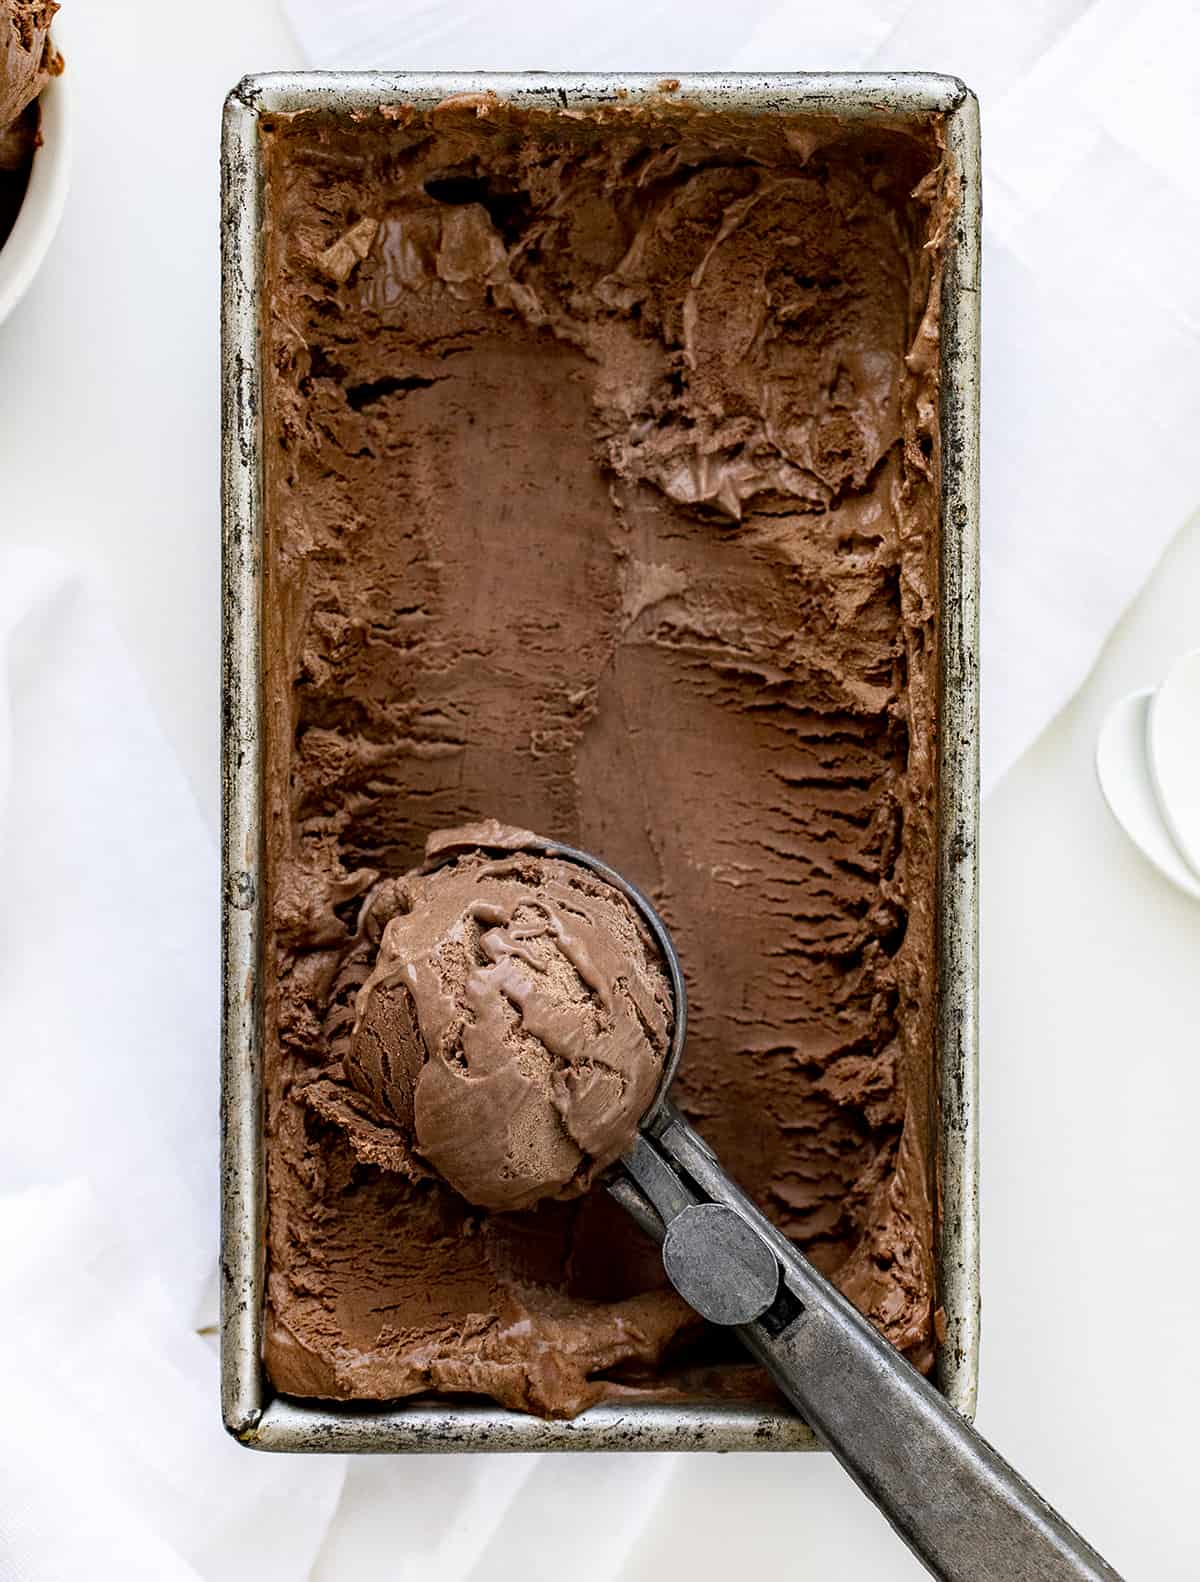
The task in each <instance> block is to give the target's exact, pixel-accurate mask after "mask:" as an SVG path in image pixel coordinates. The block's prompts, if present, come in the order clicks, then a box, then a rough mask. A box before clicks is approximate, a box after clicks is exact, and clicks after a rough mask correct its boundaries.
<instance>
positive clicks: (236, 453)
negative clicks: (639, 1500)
mask: <svg viewBox="0 0 1200 1582" xmlns="http://www.w3.org/2000/svg"><path fill="white" fill-rule="evenodd" d="M485 90H486V91H490V92H493V93H495V94H496V95H497V96H498V97H500V98H501V99H504V100H508V101H510V102H513V103H516V104H521V105H525V106H530V107H532V106H535V105H537V106H541V107H544V108H552V107H554V106H561V107H562V108H564V109H568V108H577V109H588V108H594V107H596V106H599V105H603V104H612V103H613V102H615V101H617V100H620V101H622V102H625V103H637V102H639V101H644V102H653V103H662V102H663V100H664V98H665V97H668V96H669V97H670V98H672V99H674V98H678V99H679V100H680V101H686V102H687V103H689V104H694V105H701V106H704V107H708V108H712V109H729V110H738V111H742V112H746V111H751V112H761V113H771V112H782V113H799V112H804V113H806V114H828V115H830V116H837V117H842V118H845V117H854V118H870V117H871V116H874V115H883V114H886V115H888V116H890V117H896V116H912V117H920V116H927V115H929V114H942V115H944V116H945V117H946V127H947V154H948V158H949V161H950V166H951V173H952V177H953V179H954V180H956V181H957V183H958V185H959V190H960V202H959V206H958V210H957V214H956V218H955V224H954V230H953V234H952V236H951V237H950V238H949V240H948V246H947V256H946V270H945V277H944V284H943V291H942V341H941V427H942V447H943V452H942V558H941V567H942V576H941V602H942V608H941V626H940V631H941V689H942V703H941V716H940V730H941V746H940V754H941V758H940V771H939V772H940V812H939V821H940V831H939V842H940V853H939V870H938V878H939V903H938V991H939V993H938V1018H937V1026H938V1040H939V1051H938V1103H939V1114H938V1127H937V1137H936V1139H935V1141H936V1145H937V1155H936V1161H935V1163H936V1170H937V1188H938V1201H939V1228H938V1247H937V1263H938V1290H939V1300H940V1304H941V1306H942V1309H943V1311H944V1314H945V1323H946V1329H945V1341H944V1343H943V1344H942V1345H941V1346H940V1348H939V1354H938V1359H937V1365H936V1378H937V1382H938V1384H939V1386H940V1388H941V1389H942V1391H943V1392H944V1393H945V1394H946V1396H947V1397H948V1399H949V1400H950V1401H951V1403H952V1404H953V1405H954V1406H956V1407H957V1408H958V1409H959V1411H961V1412H963V1413H965V1414H967V1415H970V1414H971V1412H972V1411H973V1409H974V1403H975V1383H976V1370H977V1358H978V1333H979V1273H978V1258H979V1252H978V1198H977V1169H978V1141H977V1131H976V1124H977V1122H976V1105H977V1097H978V1085H977V1067H976V1060H977V1041H976V1017H977V990H976V980H977V938H978V923H977V911H976V861H977V858H976V843H977V828H978V806H979V775H978V706H979V705H978V654H977V649H978V570H977V565H978V515H979V513H978V487H979V482H978V480H979V471H978V469H979V444H978V421H979V299H978V270H979V129H978V107H977V105H976V102H975V100H974V98H973V96H972V95H971V94H970V93H968V91H967V90H966V88H965V87H964V86H963V84H962V83H960V82H959V81H958V80H957V79H955V78H952V77H941V76H934V75H927V74H923V73H909V72H902V73H894V74H892V73H889V74H882V73H880V74H867V75H856V74H826V73H821V74H810V73H797V74H787V75H777V76H776V75H771V76H757V75H744V76H726V75H708V74H706V75H699V76H684V77H681V78H678V79H675V78H672V79H669V80H664V79H663V78H662V77H660V76H649V75H637V76H608V75H604V76H600V75H595V76H588V75H549V74H545V75H544V74H540V73H528V74H512V75H506V74H486V73H471V74H465V73H454V74H440V73H434V74H427V73H420V74H404V73H375V72H370V73H366V72H364V73H342V72H339V73H324V72H305V73H296V74H290V73H289V74H271V75H267V76H260V77H252V78H247V79H246V80H245V81H244V82H242V83H241V84H240V85H239V86H238V88H236V89H235V90H234V92H233V93H232V94H231V95H230V96H229V99H228V101H227V102H226V106H225V119H224V128H223V136H222V211H221V227H222V271H223V279H222V402H223V435H222V469H223V477H222V510H223V518H224V530H223V554H224V580H223V600H224V631H223V723H222V730H223V756H222V776H223V785H224V830H223V860H224V896H223V907H222V912H223V936H222V937H223V968H222V970H223V994H224V1015H223V1023H222V1122H223V1146H222V1189H223V1195H222V1259H221V1272H222V1317H221V1348H222V1350H221V1355H222V1404H223V1411H224V1418H225V1424H226V1427H227V1428H228V1429H229V1431H230V1432H231V1433H233V1434H234V1435H236V1436H237V1438H239V1439H240V1440H241V1441H242V1442H243V1443H245V1444H247V1445H251V1446H254V1447H256V1448H259V1449H263V1450H296V1451H374V1452H390V1451H461V1450H522V1451H527V1450H808V1449H813V1448H816V1441H815V1440H814V1437H813V1435H812V1433H811V1432H810V1430H809V1429H808V1427H807V1426H806V1425H805V1424H804V1423H802V1422H801V1421H800V1420H799V1419H798V1418H797V1417H796V1416H795V1414H794V1413H792V1412H791V1411H789V1410H788V1409H787V1408H786V1407H783V1406H782V1405H781V1406H779V1407H774V1406H757V1405H755V1406H740V1405H739V1406H730V1405H721V1404H712V1405H703V1406H701V1405H689V1404H683V1403H681V1404H670V1405H665V1404H655V1403H644V1404H622V1405H621V1406H611V1405H609V1406H598V1407H593V1408H592V1409H591V1410H590V1411H587V1412H585V1413H583V1414H582V1416H580V1417H578V1418H576V1419H575V1420H574V1421H573V1422H544V1421H542V1420H541V1419H540V1418H535V1417H529V1416H526V1415H524V1414H521V1413H515V1412H509V1411H505V1410H504V1409H502V1408H500V1407H489V1406H479V1405H476V1404H470V1405H467V1404H455V1403H453V1402H441V1401H438V1402H430V1401H420V1400H417V1401H413V1402H410V1403H401V1404H399V1405H397V1406H395V1407H391V1408H384V1409H380V1410H369V1409H364V1408H363V1407H361V1406H356V1405H349V1404H347V1405H344V1406H337V1405H329V1406H304V1405H301V1404H299V1403H296V1402H294V1401H289V1400H287V1399H285V1398H278V1397H276V1398H272V1396H271V1395H270V1390H269V1386H268V1385H267V1382H266V1380H265V1379H264V1377H263V1371H262V1365H261V1361H260V1357H261V1351H262V1304H263V1235H262V1229H263V1161H262V1139H261V1110H262V1063H261V1039H262V1029H261V1004H260V998H259V989H258V972H259V952H260V945H261V913H260V896H261V884H262V871H261V870H262V862H261V859H262V796H263V757H262V751H263V748H262V692H261V653H260V589H261V548H262V510H261V504H262V471H261V468H262V426H261V366H260V346H259V284H260V276H261V267H262V249H261V227H260V206H261V202H262V194H261V183H260V169H259V157H258V141H257V130H258V118H259V115H260V114H262V113H264V112H269V111H284V112H287V111H294V110H301V109H315V108H323V109H331V110H344V111H350V110H356V109H366V108H370V107H371V106H374V105H377V104H381V103H403V104H414V105H417V106H419V107H423V108H424V107H431V106H433V105H435V104H438V103H439V102H440V101H441V100H442V99H444V98H446V97H448V96H449V95H451V94H456V93H478V92H481V91H485Z"/></svg>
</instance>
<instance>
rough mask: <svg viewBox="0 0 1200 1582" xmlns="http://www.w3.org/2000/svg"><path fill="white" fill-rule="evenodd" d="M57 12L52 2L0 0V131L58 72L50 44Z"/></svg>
mask: <svg viewBox="0 0 1200 1582" xmlns="http://www.w3.org/2000/svg"><path fill="white" fill-rule="evenodd" d="M57 10H58V6H57V5H56V4H55V0H0V128H4V127H7V126H9V125H10V123H11V122H13V121H15V120H16V119H17V117H18V116H19V115H20V114H21V111H22V110H24V108H25V106H26V105H27V104H30V103H32V102H33V100H34V99H36V98H37V96H38V94H39V93H41V91H42V89H43V88H44V87H45V86H46V84H47V83H48V82H49V81H50V78H51V77H54V76H57V75H58V73H59V72H60V71H61V70H62V57H61V56H60V55H59V54H58V53H57V51H56V50H55V48H54V46H53V44H51V42H50V23H51V22H52V21H53V19H54V13H55V12H56V11H57Z"/></svg>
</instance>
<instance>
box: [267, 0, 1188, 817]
mask: <svg viewBox="0 0 1200 1582" xmlns="http://www.w3.org/2000/svg"><path fill="white" fill-rule="evenodd" d="M284 9H285V11H286V13H287V15H288V17H289V19H290V21H291V23H292V26H293V28H294V30H295V32H296V34H297V37H298V38H299V40H300V43H301V45H302V46H303V48H304V49H305V50H306V52H307V54H308V56H309V59H310V61H311V63H312V64H313V65H315V66H325V67H333V66H342V67H376V68H396V69H406V70H435V69H453V68H458V69H469V68H481V69H482V68H488V69H497V70H524V69H530V68H541V69H550V70H552V69H563V70H600V71H607V70H625V71H635V70H649V71H701V70H723V69H725V70H754V71H757V70H764V71H766V70H771V71H793V70H800V69H825V70H862V69H875V70H877V69H902V68H914V67H915V68H920V69H927V70H934V71H945V72H950V73H953V74H955V75H957V76H960V77H962V78H963V79H964V80H965V81H966V82H967V83H969V84H970V86H971V87H973V88H974V89H975V90H976V92H977V93H978V94H979V96H980V99H981V101H982V111H983V149H984V156H983V157H984V213H985V257H984V288H983V291H984V294H983V304H984V307H983V314H984V353H983V361H984V367H983V381H984V383H983V388H984V412H983V435H984V442H983V457H984V512H983V640H982V654H983V758H984V783H985V786H989V785H992V784H994V783H995V781H996V780H997V779H998V778H999V777H1000V775H1001V774H1003V772H1004V771H1005V770H1006V769H1007V768H1008V767H1009V766H1010V765H1011V764H1012V762H1013V761H1014V760H1015V759H1016V757H1017V756H1018V755H1019V754H1020V753H1021V752H1022V751H1023V750H1024V748H1025V747H1027V746H1028V745H1029V743H1030V742H1031V741H1032V740H1033V739H1034V737H1035V736H1036V735H1037V734H1038V733H1039V732H1040V731H1041V729H1042V727H1043V726H1044V725H1046V724H1047V723H1048V721H1049V720H1050V719H1051V718H1052V716H1053V715H1054V714H1055V713H1056V712H1057V711H1058V709H1059V708H1060V707H1061V706H1062V704H1063V703H1065V702H1066V701H1067V699H1068V698H1069V697H1070V696H1071V694H1072V693H1073V692H1074V690H1075V689H1076V688H1077V687H1078V685H1079V683H1080V682H1081V681H1082V680H1083V678H1084V677H1085V675H1086V674H1087V672H1088V670H1089V669H1090V668H1091V665H1092V663H1093V661H1094V659H1095V658H1096V655H1097V654H1098V653H1099V651H1100V648H1101V645H1102V644H1103V642H1104V639H1105V637H1106V636H1107V634H1108V633H1109V632H1110V631H1111V629H1112V627H1113V626H1114V624H1115V623H1116V621H1117V619H1118V617H1119V616H1120V614H1121V612H1122V610H1123V609H1124V608H1125V606H1126V605H1127V604H1128V603H1129V601H1130V600H1131V599H1132V598H1133V596H1134V594H1135V593H1136V592H1137V591H1138V589H1139V588H1140V587H1141V585H1142V583H1143V582H1144V581H1145V579H1146V577H1147V576H1148V575H1149V573H1150V571H1151V570H1152V569H1153V567H1154V565H1155V563H1156V561H1157V559H1158V557H1159V555H1160V554H1161V552H1162V550H1163V549H1164V548H1165V546H1166V544H1167V543H1168V541H1169V540H1170V538H1171V537H1172V536H1173V534H1174V533H1175V532H1176V531H1177V530H1178V529H1180V528H1181V527H1182V526H1183V525H1184V523H1185V522H1186V521H1187V520H1188V518H1189V517H1190V516H1191V514H1192V512H1193V511H1194V510H1195V508H1196V507H1197V505H1198V504H1200V485H1198V484H1197V475H1196V473H1195V471H1194V469H1190V468H1188V467H1186V466H1181V465H1180V462H1181V459H1182V458H1184V457H1186V456H1187V455H1188V454H1189V453H1192V452H1194V447H1195V441H1196V434H1197V432H1198V431H1200V269H1198V268H1197V267H1196V260H1197V257H1198V256H1200V174H1198V172H1200V164H1198V163H1197V161H1196V158H1195V151H1196V149H1197V147H1200V9H1198V8H1197V7H1196V6H1195V5H1193V4H1190V3H1189V0H1141V3H1138V0H1097V3H1093V4H1088V3H1087V0H1039V3H1038V4H1036V5H1030V4H1013V5H991V6H969V5H967V6H964V5H962V4H961V3H959V0H844V3H843V4H840V5H836V6H830V5H829V4H828V3H827V0H821V3H819V4H818V3H813V0H806V3H799V4H798V3H796V0H742V4H740V5H737V6H731V5H729V4H728V0H690V3H688V4H686V5H681V4H678V3H671V0H638V3H636V4H633V3H625V0H605V3H601V0H584V3H580V4H576V5H573V6H564V5H561V4H558V3H554V0H526V3H523V4H522V5H520V6H516V7H513V6H500V5H495V4H487V5H485V4H482V3H478V0H441V3H429V0H424V3H418V0H410V3H408V4H403V3H397V0H284Z"/></svg>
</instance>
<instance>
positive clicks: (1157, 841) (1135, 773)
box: [1096, 688, 1200, 901]
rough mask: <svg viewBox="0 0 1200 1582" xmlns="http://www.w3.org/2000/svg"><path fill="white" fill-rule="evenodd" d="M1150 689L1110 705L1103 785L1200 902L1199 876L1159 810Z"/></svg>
mask: <svg viewBox="0 0 1200 1582" xmlns="http://www.w3.org/2000/svg"><path fill="white" fill-rule="evenodd" d="M1153 697H1154V693H1153V691H1152V690H1151V689H1150V688H1147V689H1146V690H1145V691H1144V692H1133V693H1131V694H1130V695H1129V697H1127V698H1122V699H1121V701H1120V702H1119V703H1115V704H1114V705H1113V707H1112V708H1111V709H1110V710H1109V714H1108V718H1107V719H1106V720H1105V721H1104V725H1103V727H1102V729H1101V731H1100V740H1099V741H1098V742H1097V744H1096V773H1097V774H1098V776H1099V777H1100V789H1101V790H1102V791H1103V793H1104V800H1105V801H1106V802H1107V803H1108V805H1109V808H1110V809H1111V811H1112V814H1113V817H1114V818H1115V819H1116V820H1117V823H1118V824H1120V825H1121V827H1122V829H1123V830H1124V831H1125V833H1126V834H1127V835H1128V836H1129V838H1130V840H1132V841H1133V843H1134V845H1135V846H1137V847H1138V848H1139V849H1140V850H1141V852H1142V854H1143V856H1145V857H1147V858H1148V859H1149V860H1150V861H1151V862H1152V863H1153V864H1154V866H1155V867H1156V868H1157V869H1158V871H1159V873H1161V874H1162V875H1163V876H1164V878H1167V879H1169V880H1170V881H1171V883H1172V884H1174V885H1178V887H1179V888H1180V889H1181V890H1184V891H1186V893H1187V894H1188V895H1190V896H1194V897H1195V899H1196V900H1198V901H1200V878H1198V877H1197V876H1196V874H1194V873H1193V872H1192V870H1191V868H1190V867H1189V866H1188V864H1187V863H1186V862H1185V861H1184V860H1183V857H1182V856H1181V855H1180V853H1179V849H1178V847H1177V846H1176V845H1175V842H1174V841H1173V840H1172V838H1171V834H1170V831H1169V830H1168V829H1167V826H1166V824H1165V823H1164V822H1163V817H1162V814H1161V812H1160V811H1159V805H1158V798H1157V797H1156V795H1155V791H1154V780H1153V777H1152V775H1151V773H1150V764H1149V759H1148V750H1147V746H1148V744H1147V731H1148V721H1149V716H1150V704H1151V700H1152V698H1153Z"/></svg>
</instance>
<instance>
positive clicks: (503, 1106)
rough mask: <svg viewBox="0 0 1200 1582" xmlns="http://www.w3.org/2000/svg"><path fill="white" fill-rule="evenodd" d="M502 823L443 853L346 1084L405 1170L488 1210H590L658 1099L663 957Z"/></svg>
mask: <svg viewBox="0 0 1200 1582" xmlns="http://www.w3.org/2000/svg"><path fill="white" fill-rule="evenodd" d="M535 839H536V837H534V836H532V835H529V834H527V833H526V832H524V831H519V830H510V829H507V828H505V827H504V826H501V825H499V824H495V823H491V824H485V825H479V826H475V827H468V828H464V829H459V830H455V831H453V832H452V833H451V834H450V835H449V836H448V837H442V838H441V839H440V840H439V839H437V838H435V839H434V840H433V842H432V843H431V846H430V865H429V871H426V872H423V873H415V874H411V875H409V876H408V877H407V878H406V879H405V880H404V881H403V909H402V910H401V911H399V912H398V913H397V914H396V915H395V916H394V917H392V918H391V920H390V921H389V922H388V923H387V925H386V927H385V928H384V931H383V937H382V939H381V941H380V945H379V952H378V956H377V958H376V962H375V967H374V970H373V971H372V973H371V975H370V977H369V978H368V979H367V981H366V982H365V983H364V984H363V986H362V989H361V990H360V991H359V994H358V998H357V1003H356V1007H355V1024H354V1031H353V1033H352V1035H351V1040H350V1051H349V1054H348V1056H347V1057H346V1061H345V1077H346V1081H347V1083H348V1085H349V1088H350V1089H351V1090H352V1092H353V1093H354V1094H355V1095H356V1098H357V1101H358V1102H357V1105H356V1110H357V1113H358V1114H359V1115H361V1116H362V1117H363V1119H364V1120H365V1121H366V1122H367V1123H368V1124H370V1125H372V1126H374V1127H376V1128H377V1129H378V1130H379V1132H380V1133H381V1134H383V1135H384V1136H388V1137H390V1142H389V1143H382V1144H381V1145H380V1146H382V1147H390V1148H392V1149H393V1150H395V1156H394V1157H393V1158H391V1159H387V1160H384V1161H381V1162H386V1163H390V1164H392V1165H393V1167H399V1168H401V1169H404V1170H406V1171H407V1172H408V1173H409V1174H421V1173H424V1172H426V1171H427V1170H429V1169H432V1170H434V1171H436V1172H437V1174H438V1175H440V1176H441V1177H442V1179H443V1180H444V1181H447V1182H448V1183H449V1184H450V1185H451V1186H452V1187H454V1189H455V1190H456V1191H457V1192H459V1193H460V1194H461V1195H462V1196H463V1197H465V1198H466V1199H467V1200H468V1202H471V1203H474V1204H476V1205H478V1206H479V1207H480V1208H487V1209H495V1210H506V1209H522V1208H527V1207H530V1206H531V1205H532V1204H534V1203H536V1202H537V1201H538V1200H539V1199H541V1198H545V1197H575V1196H578V1194H580V1193H581V1192H584V1191H586V1190H587V1188H588V1187H589V1186H590V1185H591V1183H592V1181H593V1180H594V1179H595V1177H596V1176H597V1175H598V1174H599V1173H600V1172H601V1171H602V1170H604V1169H605V1168H606V1167H607V1166H608V1165H610V1164H612V1162H613V1160H614V1159H616V1158H617V1156H618V1155H619V1154H621V1153H623V1152H624V1151H625V1150H626V1149H627V1148H628V1147H629V1146H630V1144H631V1143H632V1141H633V1138H634V1134H635V1133H636V1131H637V1128H638V1123H639V1121H640V1120H641V1118H642V1115H643V1114H644V1112H645V1111H646V1110H647V1109H648V1108H649V1105H650V1103H651V1101H652V1099H653V1098H654V1095H655V1093H656V1092H657V1091H658V1088H659V1084H660V1079H661V1076H662V1073H663V1068H664V1062H665V1060H666V1056H667V1050H668V1047H669V1046H670V1044H671V1032H672V1018H673V1003H674V998H675V996H674V993H673V990H672V986H671V984H670V983H669V981H668V979H667V976H666V973H665V971H664V968H663V966H662V956H661V945H660V943H659V942H657V941H655V940H654V939H653V938H652V937H651V935H650V934H649V932H648V931H647V928H646V925H645V923H644V922H643V921H642V917H641V914H640V912H639V910H638V909H637V907H636V906H635V905H634V904H633V903H632V902H631V901H630V899H629V898H628V897H627V895H626V894H625V893H624V891H623V890H622V889H621V888H619V887H616V886H614V885H613V884H612V883H610V882H609V881H608V880H607V879H606V878H605V877H603V876H602V875H601V874H600V873H598V872H597V871H595V870H594V869H589V868H584V867H582V866H581V865H580V864H578V863H575V862H571V861H568V860H566V859H564V858H562V857H559V856H555V855H553V854H550V853H544V854H543V853H540V852H536V851H531V850H529V849H528V843H529V842H531V841H533V840H535Z"/></svg>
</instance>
